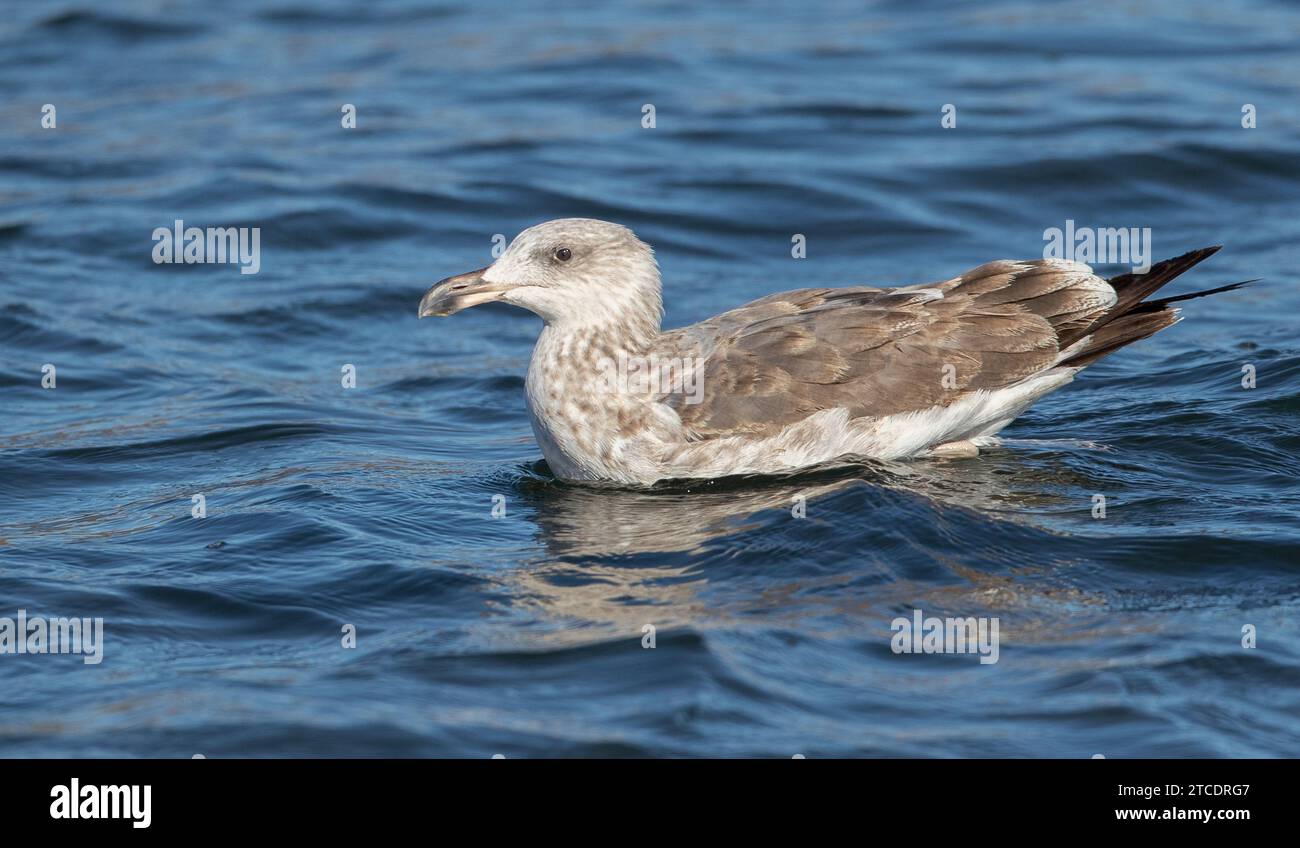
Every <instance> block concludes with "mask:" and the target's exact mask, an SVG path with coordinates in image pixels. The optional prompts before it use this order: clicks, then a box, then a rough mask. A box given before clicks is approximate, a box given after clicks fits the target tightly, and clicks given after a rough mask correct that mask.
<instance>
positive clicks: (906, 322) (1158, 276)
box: [418, 218, 1239, 486]
mask: <svg viewBox="0 0 1300 848" xmlns="http://www.w3.org/2000/svg"><path fill="white" fill-rule="evenodd" d="M1217 249H1218V248H1205V249H1202V250H1196V251H1192V252H1190V253H1187V254H1184V255H1183V256H1179V257H1178V258H1176V259H1170V260H1167V261H1165V262H1159V263H1157V264H1155V265H1153V266H1151V267H1150V268H1149V269H1148V270H1147V271H1146V272H1145V273H1140V274H1139V273H1133V274H1124V275H1122V276H1119V277H1114V278H1112V279H1110V280H1104V279H1102V278H1101V277H1098V276H1096V275H1095V274H1093V273H1092V269H1091V268H1090V267H1089V266H1087V265H1084V264H1082V263H1079V262H1073V261H1066V260H1057V259H1036V260H1026V261H1015V262H1013V261H1007V260H1001V261H997V262H989V263H986V264H984V265H981V266H979V267H978V268H975V269H972V270H970V271H967V272H965V273H964V274H960V275H958V276H956V277H953V278H951V279H948V280H943V281H940V282H936V283H929V284H925V285H916V286H904V287H900V288H885V289H881V288H870V287H866V286H854V287H850V288H835V289H832V288H817V289H800V290H797V291H788V292H782V293H779V294H773V295H769V296H767V297H764V298H762V299H760V300H757V301H754V302H753V303H750V304H746V305H744V306H741V307H738V308H736V309H732V310H730V311H728V312H724V313H722V314H721V315H717V316H714V317H713V318H710V319H708V320H706V321H701V322H700V323H698V324H693V325H691V326H689V327H683V328H681V329H678V330H672V331H668V332H664V331H662V330H661V329H660V326H659V322H660V317H661V314H662V311H663V310H662V296H661V291H660V279H659V267H658V265H657V264H656V263H655V259H654V255H653V252H652V251H651V250H650V248H649V247H648V246H646V245H645V244H644V243H643V242H641V241H640V240H639V239H637V237H636V236H635V235H633V234H632V231H631V230H629V229H627V228H626V227H621V226H619V225H617V224H611V223H608V222H605V221H595V220H589V219H585V218H571V219H565V220H559V221H549V222H547V223H545V224H539V225H537V226H535V227H532V228H530V229H528V230H525V231H524V232H522V233H520V234H519V236H518V237H516V238H515V240H514V241H513V242H511V244H510V246H509V247H508V248H507V249H506V251H505V253H503V254H502V255H501V256H500V258H498V259H497V260H496V261H495V262H493V263H492V265H490V266H489V267H487V268H482V269H480V270H478V271H471V272H469V273H466V274H460V275H459V276H455V277H449V278H447V279H446V280H443V281H441V282H439V283H438V284H437V285H435V286H434V287H433V288H431V289H430V290H429V291H428V293H427V294H425V296H424V298H423V299H422V300H421V301H420V306H419V310H418V312H419V315H420V317H424V316H426V315H450V314H452V313H454V312H457V311H459V310H461V309H465V308H467V307H470V306H474V305H476V304H480V303H486V302H488V301H494V300H498V301H504V302H506V303H512V304H514V305H516V306H521V307H523V308H525V309H528V310H530V311H532V312H534V313H536V314H537V315H539V316H540V317H541V318H542V320H543V321H544V322H545V324H544V326H543V329H542V333H541V336H540V337H539V338H538V340H537V346H536V347H535V348H534V350H533V357H532V362H531V364H530V365H529V369H528V379H527V384H526V390H527V396H528V408H529V412H530V414H531V418H532V424H533V432H534V434H535V435H536V436H537V441H538V444H539V445H540V446H541V449H542V454H543V455H544V456H545V457H546V460H547V462H548V463H549V464H550V467H551V469H552V471H553V472H554V473H555V474H556V475H557V476H559V477H560V478H562V479H565V480H571V481H609V482H615V483H621V484H624V485H629V484H630V485H638V486H645V485H650V484H653V483H655V482H656V481H659V480H666V479H683V478H693V479H701V478H706V479H707V478H716V477H723V476H729V475H737V474H774V473H786V472H790V471H795V470H799V469H806V468H812V467H816V466H819V465H822V464H824V463H827V462H832V461H835V460H839V459H843V458H845V457H874V458H878V459H904V458H909V457H918V456H973V455H976V454H978V452H979V448H980V447H984V446H986V445H988V444H990V443H991V440H992V439H993V437H994V436H995V435H996V434H997V433H998V432H999V431H1000V430H1002V429H1003V428H1004V427H1006V426H1007V425H1008V424H1010V423H1011V422H1012V421H1013V420H1014V419H1015V418H1016V417H1017V416H1019V415H1020V414H1021V413H1022V412H1024V411H1025V410H1026V409H1027V408H1028V407H1029V406H1030V405H1031V404H1033V403H1034V402H1035V401H1037V400H1038V399H1039V398H1041V397H1043V396H1044V395H1046V394H1048V393H1049V392H1052V391H1054V390H1056V389H1058V388H1060V387H1061V386H1064V385H1065V384H1066V383H1069V382H1070V381H1071V380H1073V379H1074V376H1075V375H1076V374H1078V373H1079V372H1080V371H1081V370H1083V369H1084V368H1085V367H1087V366H1088V365H1091V364H1092V363H1093V362H1095V361H1097V360H1098V359H1100V358H1102V357H1103V356H1106V355H1108V354H1110V353H1112V352H1114V351H1115V350H1117V349H1119V348H1121V347H1123V346H1125V345H1127V344H1129V343H1131V342H1135V341H1138V340H1140V339H1144V338H1146V337H1148V336H1150V335H1152V334H1154V333H1156V332H1158V331H1160V330H1162V329H1164V328H1165V327H1168V326H1170V325H1172V324H1174V323H1176V322H1177V321H1178V320H1179V318H1178V310H1177V309H1176V308H1173V307H1172V306H1171V304H1173V303H1175V302H1177V301H1182V300H1187V299H1189V298H1192V297H1200V296H1202V295H1206V294H1213V293H1214V292H1218V291H1225V290H1227V289H1232V288H1236V287H1237V285H1239V284H1234V285H1231V286H1224V287H1222V288H1219V289H1215V290H1213V291H1203V292H1197V293H1195V294H1188V295H1181V296H1178V297H1168V298H1162V299H1150V298H1151V296H1152V295H1154V294H1155V292H1156V291H1157V290H1158V289H1159V288H1161V287H1162V286H1164V285H1165V284H1166V283H1168V282H1170V281H1171V280H1173V279H1174V278H1175V277H1177V276H1179V275H1180V274H1182V273H1183V272H1184V271H1186V270H1188V269H1189V268H1191V267H1192V266H1193V265H1195V264H1197V263H1198V262H1200V261H1201V260H1203V259H1205V258H1207V257H1208V256H1210V255H1211V254H1213V253H1214V252H1215V251H1216V250H1217ZM630 371H634V372H635V373H634V374H633V373H629V372H630Z"/></svg>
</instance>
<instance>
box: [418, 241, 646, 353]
mask: <svg viewBox="0 0 1300 848" xmlns="http://www.w3.org/2000/svg"><path fill="white" fill-rule="evenodd" d="M493 300H498V301H502V302H504V303H511V304H514V305H515V306H522V307H523V308H524V309H527V310H529V311H530V312H534V313H536V314H537V315H539V316H541V317H542V319H543V320H545V321H546V322H547V323H548V324H554V325H561V326H572V327H581V326H584V325H593V326H600V325H609V324H629V323H631V324H635V325H637V326H639V327H643V326H644V325H645V324H646V322H652V323H653V328H652V329H654V330H657V329H658V328H659V319H660V316H661V313H662V306H661V300H660V291H659V266H658V264H657V263H656V262H655V258H654V251H652V250H651V249H650V247H649V246H648V245H646V244H645V243H644V242H642V241H641V240H640V239H638V238H637V237H636V235H634V234H633V232H632V231H631V230H629V229H628V228H627V227H624V226H620V225H619V224H611V223H609V222H608V221H596V220H593V219H591V218H561V219H559V220H556V221H547V222H546V223H544V224H538V225H537V226H535V227H529V228H528V229H526V230H524V231H523V232H522V233H520V234H519V235H517V236H515V239H514V241H512V242H510V246H509V247H507V248H506V249H505V252H504V253H502V254H501V256H500V257H499V258H498V259H497V260H496V261H495V262H493V263H492V264H491V265H489V266H487V267H486V268H480V269H479V270H477V271H470V272H469V273H467V274H459V275H457V276H455V277H448V278H447V279H445V280H441V281H440V282H438V283H436V284H435V285H434V286H433V288H431V289H429V291H428V292H427V293H426V294H425V295H424V297H423V298H422V299H421V300H420V310H419V314H420V317H421V318H424V317H426V316H429V315H451V314H453V313H455V312H459V311H460V310H462V309H467V308H469V307H471V306H477V305H478V304H480V303H487V302H489V301H493Z"/></svg>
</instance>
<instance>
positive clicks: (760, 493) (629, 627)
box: [499, 451, 1096, 643]
mask: <svg viewBox="0 0 1300 848" xmlns="http://www.w3.org/2000/svg"><path fill="white" fill-rule="evenodd" d="M542 467H543V466H542V464H541V463H539V464H538V470H537V473H536V474H532V475H529V478H528V479H527V480H526V481H525V482H523V483H521V484H520V489H521V494H522V496H523V506H524V510H522V511H521V513H520V514H523V515H526V516H527V517H528V520H530V521H532V522H534V523H535V524H536V526H537V528H538V533H539V537H540V541H541V542H542V543H543V544H544V545H545V548H546V551H547V554H548V559H547V560H546V561H544V562H542V563H538V564H535V565H529V566H520V567H517V568H514V569H511V570H510V571H509V573H507V574H501V575H499V579H501V580H502V581H503V583H504V584H506V585H508V586H509V587H510V591H511V594H512V595H513V596H514V600H512V606H527V607H530V608H534V609H536V610H537V611H539V612H542V611H544V613H545V616H546V617H547V618H551V619H556V618H558V619H570V620H572V621H575V622H582V623H583V625H584V627H583V628H581V629H561V630H556V631H551V632H550V633H548V635H547V636H546V637H545V638H546V639H547V640H548V641H552V642H554V641H559V642H565V643H567V642H574V643H581V642H585V641H588V640H590V639H591V638H593V637H594V636H596V633H594V632H592V631H591V630H590V628H591V627H593V626H597V627H604V628H607V629H608V631H609V633H611V634H617V635H618V636H619V637H620V638H623V637H625V638H638V634H639V633H640V628H641V627H643V626H644V625H645V624H647V623H654V624H655V625H656V626H657V627H660V628H671V627H681V626H687V627H714V626H741V627H743V626H745V623H746V622H747V621H750V620H751V618H752V617H753V616H754V615H756V614H761V619H762V621H764V622H765V623H766V624H767V625H773V624H779V623H780V622H781V621H784V620H788V621H789V622H790V623H792V624H793V623H795V622H801V624H800V627H801V628H805V629H806V626H808V621H809V620H810V619H811V618H813V617H816V616H820V615H826V614H830V615H838V616H844V617H847V619H846V620H859V621H862V622H863V625H864V626H866V627H877V626H878V627H879V628H881V629H882V631H886V632H887V627H888V620H889V618H891V617H892V615H893V613H892V612H889V610H890V609H892V608H894V607H899V608H901V606H904V605H908V604H912V603H915V602H916V601H917V599H918V598H919V597H922V596H924V597H927V598H929V599H931V602H930V605H931V606H934V607H935V608H936V610H940V609H942V608H944V607H950V608H953V609H959V610H960V609H970V608H976V607H977V608H987V607H994V608H999V607H1001V608H1006V607H1016V608H1020V609H1027V608H1029V607H1031V606H1033V605H1034V604H1035V603H1038V602H1039V601H1040V600H1042V599H1043V597H1044V596H1043V595H1042V593H1043V592H1047V593H1049V595H1050V597H1051V601H1061V600H1064V599H1066V598H1067V597H1069V598H1070V599H1071V602H1072V603H1075V604H1079V603H1085V604H1086V603H1087V602H1088V601H1087V599H1086V598H1082V597H1079V596H1077V593H1075V592H1074V591H1073V590H1070V589H1064V588H1062V587H1061V586H1059V585H1055V582H1054V581H1051V580H1050V579H1049V580H1048V584H1049V585H1043V584H1042V583H1041V582H1040V581H1038V580H1036V579H1035V577H1036V576H1037V577H1043V576H1047V575H1048V574H1049V572H1050V570H1051V569H1052V568H1053V567H1055V566H1057V565H1060V564H1061V563H1054V562H1051V561H1037V562H1033V563H1023V564H1017V567H1016V568H1015V570H1014V572H1007V571H1006V570H1004V569H999V568H997V567H994V566H997V565H1001V564H1000V563H999V564H995V563H990V566H991V567H990V569H989V570H988V571H981V570H979V569H975V568H970V567H969V565H968V564H963V563H955V562H944V563H942V564H941V565H942V566H943V567H944V568H947V569H948V570H950V571H951V572H953V574H954V575H955V576H958V577H959V578H961V579H960V581H959V582H957V583H954V584H953V585H946V586H936V585H932V584H920V583H917V582H915V581H914V580H912V579H909V578H908V577H907V576H906V574H905V573H900V572H899V571H898V570H897V569H896V568H894V566H893V564H892V563H891V562H890V558H889V555H888V554H887V553H881V552H878V551H875V550H872V549H871V548H870V547H855V550H858V551H860V553H857V554H853V555H851V556H848V557H839V558H838V559H837V561H836V562H834V563H828V562H826V560H827V558H826V557H824V556H822V555H820V554H818V555H816V556H814V552H813V550H812V549H811V548H810V547H809V548H808V549H807V550H808V552H807V554H806V556H808V557H811V558H813V559H815V560H817V561H818V568H816V569H814V570H808V569H799V568H792V567H791V566H792V562H791V560H792V558H794V559H797V558H799V557H801V556H804V555H805V554H804V553H802V551H804V549H805V548H806V547H807V546H810V545H813V544H814V541H812V539H811V538H810V537H809V536H807V535H805V534H803V533H801V532H800V528H812V532H813V533H815V534H819V535H818V536H816V544H822V543H825V544H828V545H831V546H833V547H834V546H840V545H841V538H843V537H847V536H853V537H854V538H855V541H854V542H853V544H854V545H860V543H859V542H857V541H856V539H857V537H858V536H860V535H861V533H862V528H861V524H860V521H861V515H860V509H859V507H858V506H857V505H856V502H854V503H853V505H846V504H845V503H842V502H839V503H837V502H836V501H837V500H840V501H842V499H844V498H853V497H854V492H855V491H856V492H860V493H861V495H862V497H863V498H864V499H865V500H868V501H869V502H870V503H871V504H883V505H884V507H885V508H886V509H888V510H891V514H894V511H897V512H898V513H902V514H906V515H907V516H909V517H911V518H912V519H913V520H918V521H919V520H927V516H929V517H933V516H937V515H943V516H944V518H945V520H948V521H951V520H952V519H953V518H954V516H953V515H952V514H951V513H950V512H949V511H950V510H951V509H958V510H961V511H962V513H963V514H964V515H966V517H967V521H969V522H972V523H988V522H990V521H1003V520H1006V521H1009V522H1012V524H1014V525H1015V526H1023V525H1025V524H1027V523H1029V522H1030V521H1031V520H1032V513H1031V514H1030V516H1029V517H1027V516H1026V513H1025V511H1026V510H1027V509H1028V510H1032V509H1034V508H1040V507H1041V508H1051V507H1052V506H1054V505H1055V504H1056V503H1057V502H1058V501H1057V499H1056V497H1055V496H1053V495H1050V494H1045V492H1046V491H1047V490H1050V489H1054V488H1057V487H1061V486H1072V487H1092V488H1095V485H1096V484H1095V483H1093V482H1091V481H1088V480H1082V479H1078V478H1074V477H1071V476H1069V474H1068V473H1067V472H1064V471H1062V470H1061V469H1060V468H1059V467H1058V466H1056V465H1054V464H1049V463H1044V462H1035V461H1034V460H1033V458H1032V455H1031V454H1025V453H1013V452H1010V451H994V452H992V453H990V454H989V456H988V457H987V462H980V463H971V462H955V461H941V462H936V463H925V464H916V463H901V462H897V463H891V462H866V463H863V464H860V465H858V466H855V467H852V468H845V467H843V466H839V467H834V468H828V469H825V470H822V471H816V472H803V473H800V474H797V475H790V476H787V477H786V478H784V479H783V478H774V477H770V476H767V477H761V478H729V479H726V480H721V481H707V482H705V481H696V482H694V483H689V484H688V483H687V482H685V481H679V482H676V483H670V484H662V485H661V486H659V487H656V488H654V489H651V490H627V489H619V488H614V487H609V488H601V487H591V486H573V485H568V484H565V483H561V482H558V481H555V480H554V478H552V477H549V476H548V475H545V474H544V473H543V472H542V471H541V469H542ZM1072 508H1074V507H1073V502H1072ZM796 514H800V515H803V516H804V517H803V518H799V517H796ZM848 516H858V517H856V518H853V519H852V523H851V524H850V522H849V520H847V518H846V517H848ZM787 522H789V523H788V524H787ZM1009 526H1011V525H1009ZM760 528H761V529H762V530H763V531H764V532H763V533H762V534H761V535H762V536H763V538H764V542H765V544H767V543H771V544H772V548H771V549H772V553H771V554H770V555H762V556H755V554H754V552H753V551H752V550H750V549H748V548H747V547H746V545H747V542H746V541H745V540H746V539H747V538H753V537H750V536H748V535H747V534H748V532H749V531H750V530H758V529H760ZM783 530H788V531H789V532H788V533H786V532H782V531H783ZM1024 532H1031V533H1036V532H1041V531H1040V530H1037V529H1035V528H1033V527H1032V526H1031V527H1025V528H1024ZM993 538H994V544H996V536H994V537H993ZM737 546H739V547H737ZM818 550H820V548H819V549H818ZM734 555H741V556H742V557H743V558H744V559H743V561H744V562H752V563H753V566H752V572H753V575H752V576H753V583H752V584H751V583H750V582H749V581H747V580H741V581H737V580H736V579H735V578H734V576H731V577H729V578H728V580H727V581H725V584H721V585H720V584H718V583H717V581H716V579H715V578H716V576H717V575H718V573H719V571H720V570H725V569H727V568H728V564H729V563H730V562H731V561H732V558H733V556H734ZM756 585H757V586H761V591H751V590H752V589H754V588H755V586H756ZM849 586H854V587H856V588H853V589H846V587H849ZM819 589H825V590H826V591H819ZM1051 601H1049V602H1048V604H1047V605H1048V606H1052V605H1053V604H1052V603H1051ZM535 637H536V634H532V635H530V637H529V638H535Z"/></svg>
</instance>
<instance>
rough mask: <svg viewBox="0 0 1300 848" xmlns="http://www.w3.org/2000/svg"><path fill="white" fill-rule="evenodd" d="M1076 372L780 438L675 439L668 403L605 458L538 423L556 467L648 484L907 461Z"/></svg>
mask: <svg viewBox="0 0 1300 848" xmlns="http://www.w3.org/2000/svg"><path fill="white" fill-rule="evenodd" d="M1079 370H1081V369H1079V368H1053V369H1050V370H1048V371H1045V372H1043V373H1041V374H1038V375H1035V376H1033V377H1030V378H1028V379H1026V380H1023V381H1022V382H1020V383H1017V384H1016V385H1014V386H1010V387H1008V388H1005V389H998V390H995V391H977V392H974V393H972V394H969V395H967V396H966V397H964V398H962V399H961V400H958V401H956V402H955V403H952V404H950V405H948V406H940V407H934V408H932V409H926V410H921V411H917V412H909V413H903V414H899V415H890V416H886V417H884V418H850V417H849V413H848V411H847V410H845V409H827V410H822V411H821V412H817V413H814V414H813V415H810V416H809V417H807V418H805V419H804V420H802V421H800V422H799V423H797V424H794V425H791V426H790V427H787V428H786V429H785V430H783V431H782V432H781V433H779V434H777V435H775V436H771V437H768V438H757V439H756V438H752V437H742V436H736V437H727V438H717V439H706V440H700V441H693V442H691V441H686V440H685V438H684V437H680V436H679V437H677V438H674V436H675V435H676V434H675V433H674V432H673V430H674V428H673V427H672V426H671V421H673V420H675V419H676V414H675V413H674V412H673V411H672V410H671V409H669V408H668V407H666V406H664V407H663V408H662V410H656V412H659V413H660V415H659V416H658V417H659V418H660V419H661V420H662V421H663V422H664V423H665V424H667V425H669V426H666V427H662V428H656V430H655V432H652V433H649V432H648V433H644V434H638V435H635V436H630V437H620V438H617V439H615V440H613V443H612V444H611V445H607V447H608V448H611V449H609V450H606V451H605V452H603V454H602V456H595V455H591V456H584V455H580V454H579V453H578V452H575V451H574V450H573V442H571V441H570V440H568V439H563V438H557V437H556V436H555V435H554V434H552V433H551V432H550V428H548V427H547V426H546V425H545V424H543V423H542V422H539V421H537V420H536V418H534V421H533V425H534V431H535V432H536V434H537V439H538V443H539V445H540V446H541V448H542V453H543V455H545V456H546V459H547V463H548V464H549V465H550V467H551V470H552V471H553V472H554V473H555V474H557V475H558V476H560V477H561V478H564V479H568V480H610V481H615V482H621V483H628V484H634V485H648V484H650V483H654V482H655V481H657V480H663V479H677V478H699V477H722V476H727V475H733V474H776V473H784V472H790V471H794V470H798V469H800V468H808V467H811V466H816V465H822V464H825V463H827V462H832V461H834V460H838V459H842V458H846V457H864V458H874V459H906V458H911V457H921V456H926V455H928V454H929V453H930V452H931V451H932V450H933V449H934V448H937V447H940V446H942V445H945V444H949V443H952V442H960V441H971V442H972V443H973V444H975V445H977V446H979V445H985V444H988V443H990V442H991V441H992V440H993V439H992V437H993V436H994V435H995V434H996V433H997V432H998V431H999V430H1001V429H1002V428H1003V427H1006V426H1007V425H1008V424H1010V423H1011V422H1012V421H1013V420H1014V419H1015V418H1016V417H1017V416H1019V415H1020V414H1021V413H1022V412H1024V411H1025V409H1027V408H1028V407H1029V406H1030V405H1031V404H1033V403H1034V402H1035V401H1036V400H1038V399H1039V398H1041V397H1042V396H1043V395H1045V394H1048V393H1049V392H1052V391H1054V390H1056V389H1058V388H1060V387H1061V386H1063V385H1065V384H1066V383H1069V382H1070V381H1071V380H1072V379H1074V375H1075V374H1076V373H1078V372H1079ZM657 406H658V405H657ZM680 432H681V430H680V428H677V433H680ZM566 442H567V444H564V443H566ZM562 444H563V447H562V446H561V445H562Z"/></svg>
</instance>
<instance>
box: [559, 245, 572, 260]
mask: <svg viewBox="0 0 1300 848" xmlns="http://www.w3.org/2000/svg"><path fill="white" fill-rule="evenodd" d="M555 258H556V259H558V260H560V261H561V262H568V261H569V260H570V259H572V258H573V251H572V250H569V249H568V248H567V247H561V248H559V249H557V250H556V251H555Z"/></svg>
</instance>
